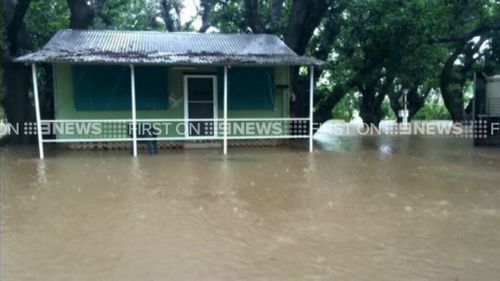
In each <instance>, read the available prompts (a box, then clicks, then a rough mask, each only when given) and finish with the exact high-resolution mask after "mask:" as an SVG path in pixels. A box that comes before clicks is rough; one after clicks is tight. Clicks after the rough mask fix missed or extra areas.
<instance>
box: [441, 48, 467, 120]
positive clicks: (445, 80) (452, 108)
mask: <svg viewBox="0 0 500 281" xmlns="http://www.w3.org/2000/svg"><path fill="white" fill-rule="evenodd" d="M465 44H466V43H465V42H461V43H459V44H458V45H457V47H456V48H455V51H454V52H453V53H452V54H451V56H450V57H449V58H448V59H447V60H446V63H445V65H444V67H443V70H442V71H441V75H440V79H439V88H440V89H441V95H442V97H443V101H444V105H445V106H446V109H448V112H449V113H450V115H451V118H452V120H453V122H461V121H462V120H464V97H463V93H462V89H458V90H457V89H456V88H454V87H452V86H453V82H454V81H453V68H454V64H455V61H456V60H457V58H458V56H459V55H460V54H461V53H462V52H463V51H464V48H465Z"/></svg>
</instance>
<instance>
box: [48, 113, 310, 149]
mask: <svg viewBox="0 0 500 281" xmlns="http://www.w3.org/2000/svg"><path fill="white" fill-rule="evenodd" d="M136 122H137V127H138V137H137V141H190V140H193V141H203V140H207V141H208V140H223V139H224V121H223V120H220V119H217V120H214V119H181V118H171V119H154V118H152V119H137V121H136ZM41 123H42V126H41V127H42V135H56V139H44V138H43V136H42V142H43V143H75V142H133V141H134V138H133V137H132V135H133V133H132V132H133V131H132V130H131V128H132V119H86V120H81V119H64V120H42V122H41ZM196 123H197V124H196ZM308 124H309V118H230V119H228V120H227V126H228V134H227V139H228V140H252V139H301V138H303V139H305V138H309V133H308V129H309V127H308V126H309V125H308ZM146 125H147V126H146ZM200 126H204V127H206V128H204V129H200ZM141 127H142V128H141ZM146 127H147V128H146ZM186 128H188V129H189V133H186ZM207 128H208V129H207ZM197 129H198V130H197ZM93 130H94V132H92V131H93ZM141 130H142V131H148V133H150V134H151V132H154V133H155V136H154V137H148V136H144V134H143V132H142V131H141Z"/></svg>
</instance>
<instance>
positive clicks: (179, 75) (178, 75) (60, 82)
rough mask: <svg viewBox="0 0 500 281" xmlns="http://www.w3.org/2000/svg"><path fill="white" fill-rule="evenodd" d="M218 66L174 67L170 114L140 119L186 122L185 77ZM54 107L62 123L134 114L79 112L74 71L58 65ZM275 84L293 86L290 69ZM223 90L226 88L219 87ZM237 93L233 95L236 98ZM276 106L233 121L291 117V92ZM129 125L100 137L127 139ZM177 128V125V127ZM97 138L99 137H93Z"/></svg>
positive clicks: (239, 114) (235, 114)
mask: <svg viewBox="0 0 500 281" xmlns="http://www.w3.org/2000/svg"><path fill="white" fill-rule="evenodd" d="M217 69H218V68H217V67H216V66H201V67H196V68H193V67H180V66H179V67H175V66H170V67H169V71H168V76H169V77H168V81H169V83H168V84H169V101H170V102H169V103H170V106H169V108H168V109H167V110H161V111H157V110H148V111H137V118H138V119H170V118H175V119H182V118H184V85H183V76H184V75H186V74H214V75H215V74H217ZM53 73H54V106H55V116H56V120H62V119H66V120H67V119H72V120H73V119H78V120H88V119H131V118H132V117H131V112H130V111H77V110H76V109H75V106H74V101H73V81H72V77H73V75H72V67H71V65H70V64H56V65H54V71H53ZM275 83H276V84H285V85H288V84H289V71H288V67H287V66H278V67H275ZM217 87H223V85H217ZM233 94H237V93H229V95H233ZM275 99H276V100H275V103H274V109H273V110H258V111H256V110H252V111H249V110H235V111H231V110H230V111H229V112H228V117H229V118H282V117H288V116H289V114H288V112H289V102H288V100H289V92H288V90H278V89H277V90H276V95H275ZM218 115H219V118H223V112H222V110H219V112H218ZM127 126H128V125H126V124H118V123H117V124H109V123H103V132H102V135H101V136H100V137H102V138H110V137H113V138H115V137H121V138H126V137H128V136H127ZM173 126H176V124H173ZM168 136H171V137H172V136H174V137H175V136H179V135H177V134H176V133H175V130H170V129H169V133H168ZM58 137H59V138H64V139H68V138H82V137H83V136H79V135H64V134H58ZM93 137H96V136H93Z"/></svg>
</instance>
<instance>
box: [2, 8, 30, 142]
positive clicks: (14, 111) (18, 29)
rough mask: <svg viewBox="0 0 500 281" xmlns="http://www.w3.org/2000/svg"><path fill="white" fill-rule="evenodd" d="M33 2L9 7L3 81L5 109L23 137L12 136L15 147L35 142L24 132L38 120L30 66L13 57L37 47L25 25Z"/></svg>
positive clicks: (3, 58)
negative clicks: (30, 123)
mask: <svg viewBox="0 0 500 281" xmlns="http://www.w3.org/2000/svg"><path fill="white" fill-rule="evenodd" d="M30 3H31V1H30V0H18V1H17V2H8V3H7V4H10V5H14V6H13V7H9V9H8V10H9V11H13V14H12V15H4V20H6V22H4V23H5V24H6V31H7V32H6V39H7V41H6V43H7V44H8V48H7V50H6V51H4V52H2V63H3V69H4V73H3V75H4V77H3V82H4V84H5V97H4V100H3V101H2V106H3V108H4V110H5V116H6V117H7V120H8V121H9V122H10V123H11V124H13V125H14V126H19V129H20V131H19V134H17V135H11V137H10V141H11V143H14V144H27V143H30V142H32V141H33V140H34V138H33V136H30V135H26V134H24V132H23V127H24V124H25V123H27V122H34V121H35V113H34V107H33V105H32V102H31V98H30V96H29V93H30V90H31V79H30V77H31V71H30V68H29V67H28V66H26V65H23V64H19V63H13V62H12V58H13V57H17V56H19V55H21V54H22V53H23V51H24V50H29V49H32V47H33V44H32V40H31V36H30V33H29V31H28V29H27V27H26V24H25V23H24V17H25V15H26V11H27V10H28V8H29V5H30ZM4 4H5V2H4ZM4 8H6V7H4Z"/></svg>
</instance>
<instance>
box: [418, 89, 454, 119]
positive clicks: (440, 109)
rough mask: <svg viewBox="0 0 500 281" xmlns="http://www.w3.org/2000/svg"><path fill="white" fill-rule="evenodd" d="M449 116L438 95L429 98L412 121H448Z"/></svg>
mask: <svg viewBox="0 0 500 281" xmlns="http://www.w3.org/2000/svg"><path fill="white" fill-rule="evenodd" d="M450 119H451V116H450V113H449V112H448V110H447V109H446V107H445V106H444V103H443V99H442V98H441V97H440V96H438V95H432V96H430V97H429V98H428V99H427V101H426V103H425V105H424V106H423V107H422V108H421V109H420V110H419V111H418V112H417V114H416V115H415V116H414V117H413V120H450Z"/></svg>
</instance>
